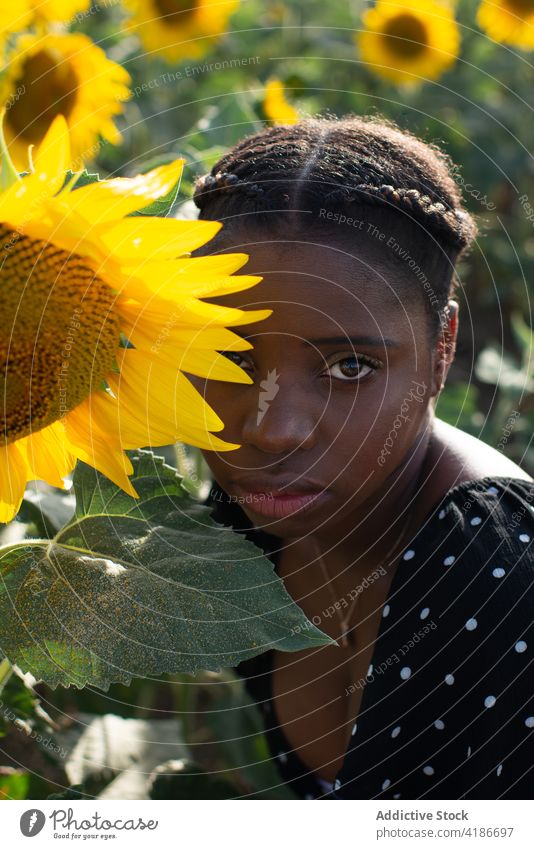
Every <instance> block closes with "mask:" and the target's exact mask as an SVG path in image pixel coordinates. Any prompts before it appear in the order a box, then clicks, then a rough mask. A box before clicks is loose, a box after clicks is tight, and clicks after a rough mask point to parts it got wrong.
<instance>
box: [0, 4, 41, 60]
mask: <svg viewBox="0 0 534 849" xmlns="http://www.w3.org/2000/svg"><path fill="white" fill-rule="evenodd" d="M32 20H33V9H32V6H31V2H30V0H17V2H16V3H2V4H1V6H0V38H1V39H2V42H3V41H4V40H5V38H6V36H9V35H11V34H12V33H15V32H20V31H21V30H23V29H25V28H26V27H27V26H29V24H31V22H32ZM2 49H3V45H2Z"/></svg>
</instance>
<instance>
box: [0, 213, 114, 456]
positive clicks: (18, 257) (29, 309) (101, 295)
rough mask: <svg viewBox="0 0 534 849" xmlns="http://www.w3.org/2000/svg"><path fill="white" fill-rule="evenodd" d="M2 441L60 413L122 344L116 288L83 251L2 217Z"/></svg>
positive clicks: (95, 382) (95, 381) (82, 394)
mask: <svg viewBox="0 0 534 849" xmlns="http://www.w3.org/2000/svg"><path fill="white" fill-rule="evenodd" d="M0 255H1V259H2V262H1V264H0V315H1V316H2V323H1V326H0V403H1V404H2V413H3V415H2V419H3V421H4V425H3V428H2V430H1V431H0V445H5V444H6V443H11V442H15V441H16V440H17V439H20V438H21V437H23V436H27V435H28V434H30V433H32V432H34V431H38V430H41V429H42V428H43V427H46V426H47V425H50V424H52V423H53V422H55V421H57V420H58V419H61V418H62V417H63V416H64V415H66V413H68V412H69V411H70V410H72V409H73V408H74V407H76V406H77V405H78V404H80V403H81V402H82V401H83V400H84V399H85V398H87V396H88V395H90V393H91V392H92V391H93V390H94V389H95V388H97V387H98V386H100V385H101V382H102V380H103V379H104V378H105V377H106V375H108V374H109V372H110V370H111V369H112V366H113V361H114V357H115V354H116V351H117V348H118V344H119V337H120V328H119V324H118V320H117V317H116V316H115V315H114V313H113V304H114V295H113V293H112V291H111V289H109V287H108V286H107V285H106V284H105V283H104V281H102V280H101V279H100V278H99V277H97V276H96V275H95V273H94V272H93V271H92V270H91V269H90V268H89V267H88V266H87V264H86V263H85V261H84V260H83V258H82V257H79V256H76V254H69V253H67V252H66V251H63V250H60V249H59V248H55V247H54V246H53V245H50V244H47V243H46V242H42V241H38V240H36V239H30V238H28V237H27V236H21V235H19V234H17V233H13V232H12V231H10V230H9V229H8V228H7V227H5V226H4V225H0Z"/></svg>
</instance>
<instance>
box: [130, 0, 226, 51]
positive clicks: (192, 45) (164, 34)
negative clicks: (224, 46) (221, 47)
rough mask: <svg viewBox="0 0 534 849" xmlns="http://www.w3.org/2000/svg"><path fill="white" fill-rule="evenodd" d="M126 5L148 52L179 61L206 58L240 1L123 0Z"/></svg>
mask: <svg viewBox="0 0 534 849" xmlns="http://www.w3.org/2000/svg"><path fill="white" fill-rule="evenodd" d="M124 5H125V6H126V8H128V9H130V11H131V12H132V13H133V17H132V19H131V20H130V23H129V26H130V29H131V30H133V31H134V32H135V33H136V34H137V35H138V36H139V38H140V39H141V42H142V43H143V46H144V48H145V50H146V51H147V52H148V53H152V52H155V53H159V54H161V55H163V56H165V58H167V59H168V60H170V61H171V62H176V61H180V60H182V59H198V58H200V57H201V56H203V55H204V54H205V53H206V52H207V51H208V50H209V48H210V47H211V45H212V43H213V41H214V40H215V39H216V38H217V37H220V36H221V35H222V34H223V33H224V32H225V31H226V28H227V25H228V19H229V18H230V15H232V14H233V13H234V12H235V10H236V9H237V8H238V6H239V0H124Z"/></svg>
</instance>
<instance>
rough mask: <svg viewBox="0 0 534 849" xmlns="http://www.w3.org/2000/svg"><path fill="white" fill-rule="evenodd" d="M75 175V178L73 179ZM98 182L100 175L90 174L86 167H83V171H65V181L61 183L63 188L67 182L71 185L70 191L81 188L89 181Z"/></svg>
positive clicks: (87, 184)
mask: <svg viewBox="0 0 534 849" xmlns="http://www.w3.org/2000/svg"><path fill="white" fill-rule="evenodd" d="M75 177H76V179H74V178H75ZM98 182H100V177H99V176H98V174H90V173H89V171H87V169H85V168H84V170H83V171H77V172H74V171H67V172H66V174H65V183H64V184H63V188H65V186H68V184H69V183H72V185H71V191H74V190H75V189H81V188H82V186H89V185H91V183H98Z"/></svg>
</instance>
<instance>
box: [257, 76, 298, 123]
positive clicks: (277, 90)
mask: <svg viewBox="0 0 534 849" xmlns="http://www.w3.org/2000/svg"><path fill="white" fill-rule="evenodd" d="M262 106H263V111H264V113H265V116H266V117H267V118H268V119H269V121H272V122H273V123H274V124H296V123H297V122H298V121H299V120H300V115H299V113H298V112H297V110H296V109H295V108H294V107H293V106H291V104H290V103H288V101H287V100H286V96H285V90H284V85H283V83H282V81H281V80H278V79H271V80H268V82H267V83H266V85H265V94H264V97H263V103H262Z"/></svg>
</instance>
